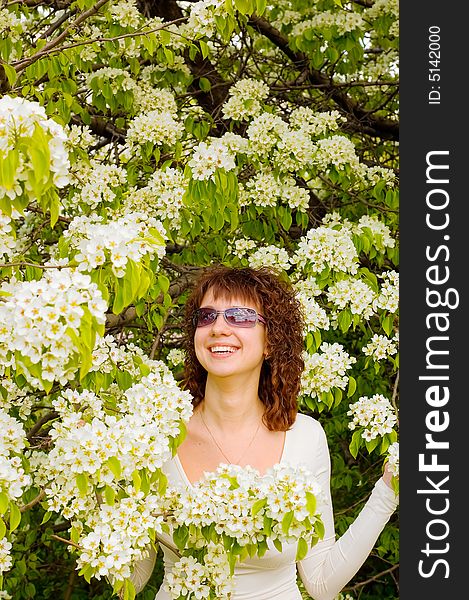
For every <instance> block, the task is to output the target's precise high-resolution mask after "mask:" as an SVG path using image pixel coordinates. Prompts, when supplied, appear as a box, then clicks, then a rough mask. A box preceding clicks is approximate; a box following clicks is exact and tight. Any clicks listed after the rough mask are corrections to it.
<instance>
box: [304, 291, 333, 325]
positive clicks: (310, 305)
mask: <svg viewBox="0 0 469 600" xmlns="http://www.w3.org/2000/svg"><path fill="white" fill-rule="evenodd" d="M296 297H297V298H298V300H299V301H300V304H301V306H302V308H303V314H304V321H305V333H308V332H314V331H319V330H321V329H323V330H328V329H329V327H330V321H329V317H328V316H327V313H326V311H325V310H324V309H323V308H322V307H321V306H320V305H319V304H318V303H317V302H316V300H315V299H314V298H311V296H310V295H309V294H307V293H305V292H298V293H297V295H296Z"/></svg>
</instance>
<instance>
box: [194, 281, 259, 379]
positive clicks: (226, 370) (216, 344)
mask: <svg viewBox="0 0 469 600" xmlns="http://www.w3.org/2000/svg"><path fill="white" fill-rule="evenodd" d="M233 306H242V307H247V308H254V309H255V310H256V311H257V312H258V313H262V310H261V307H260V306H257V305H256V303H255V302H253V301H250V302H248V301H246V300H241V299H240V298H237V297H236V296H233V297H231V298H229V299H228V298H225V297H223V296H221V297H219V298H217V299H216V300H215V298H214V297H213V294H212V292H211V291H210V290H209V291H208V292H207V293H206V294H205V296H204V297H203V299H202V302H201V304H200V308H214V309H216V310H225V309H226V308H230V307H233ZM194 346H195V353H196V356H197V359H198V360H199V362H200V364H201V365H202V366H203V367H204V369H205V370H206V371H207V373H208V374H209V375H211V376H215V377H230V376H237V375H255V376H257V377H258V376H259V375H260V370H261V367H262V363H263V361H264V358H265V351H266V331H265V325H263V324H262V323H260V322H259V321H258V322H257V323H256V325H255V326H254V327H250V328H241V327H236V326H232V325H229V324H228V323H227V322H226V321H225V318H224V316H223V315H222V314H219V315H217V319H216V321H215V322H214V323H212V324H211V325H206V326H204V327H198V328H197V329H196V330H195V335H194Z"/></svg>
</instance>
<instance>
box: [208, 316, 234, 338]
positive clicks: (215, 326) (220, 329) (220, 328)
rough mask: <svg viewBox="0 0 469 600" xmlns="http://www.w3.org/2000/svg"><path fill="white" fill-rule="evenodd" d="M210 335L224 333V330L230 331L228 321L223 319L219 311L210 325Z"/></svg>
mask: <svg viewBox="0 0 469 600" xmlns="http://www.w3.org/2000/svg"><path fill="white" fill-rule="evenodd" d="M211 328H212V335H216V334H220V333H225V332H226V331H228V332H230V327H229V325H228V323H227V322H226V321H225V316H224V314H223V313H221V312H219V313H218V314H217V317H216V319H215V321H214V322H213V323H212V325H211Z"/></svg>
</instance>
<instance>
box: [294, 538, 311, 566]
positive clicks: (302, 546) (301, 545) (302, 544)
mask: <svg viewBox="0 0 469 600" xmlns="http://www.w3.org/2000/svg"><path fill="white" fill-rule="evenodd" d="M307 554H308V544H307V542H306V540H305V539H304V538H302V537H300V539H299V540H298V546H297V549H296V558H295V560H296V561H299V560H303V558H304V557H305V556H306V555H307Z"/></svg>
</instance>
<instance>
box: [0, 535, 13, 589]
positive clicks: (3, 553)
mask: <svg viewBox="0 0 469 600" xmlns="http://www.w3.org/2000/svg"><path fill="white" fill-rule="evenodd" d="M11 545H12V544H11V542H9V541H8V540H7V538H6V537H3V538H0V573H4V572H5V571H9V570H10V569H11V567H12V566H13V561H12V558H11V554H10V551H11ZM10 598H11V596H10Z"/></svg>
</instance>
